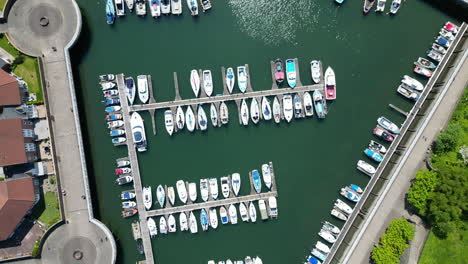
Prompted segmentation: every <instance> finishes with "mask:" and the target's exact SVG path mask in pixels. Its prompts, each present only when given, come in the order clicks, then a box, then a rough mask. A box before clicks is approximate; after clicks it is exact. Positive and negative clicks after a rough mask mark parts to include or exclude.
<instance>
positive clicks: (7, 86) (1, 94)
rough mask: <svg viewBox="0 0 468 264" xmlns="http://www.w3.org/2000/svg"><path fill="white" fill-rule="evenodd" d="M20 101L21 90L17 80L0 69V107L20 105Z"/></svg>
mask: <svg viewBox="0 0 468 264" xmlns="http://www.w3.org/2000/svg"><path fill="white" fill-rule="evenodd" d="M21 103H22V101H21V92H20V88H19V84H18V80H16V78H15V77H13V76H11V75H10V74H8V73H6V72H5V71H4V70H2V69H0V107H2V106H7V105H20V104H21Z"/></svg>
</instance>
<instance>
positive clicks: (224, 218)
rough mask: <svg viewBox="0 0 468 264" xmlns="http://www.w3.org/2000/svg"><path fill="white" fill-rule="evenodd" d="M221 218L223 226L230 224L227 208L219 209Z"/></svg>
mask: <svg viewBox="0 0 468 264" xmlns="http://www.w3.org/2000/svg"><path fill="white" fill-rule="evenodd" d="M219 218H220V219H221V223H222V224H223V225H225V224H227V223H229V217H228V212H227V210H226V207H224V206H221V207H220V208H219Z"/></svg>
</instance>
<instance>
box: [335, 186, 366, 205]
mask: <svg viewBox="0 0 468 264" xmlns="http://www.w3.org/2000/svg"><path fill="white" fill-rule="evenodd" d="M340 194H341V196H343V197H344V198H346V199H348V200H350V201H351V202H355V203H357V202H359V199H360V198H361V197H360V196H359V195H358V194H357V193H355V192H353V191H352V190H351V189H349V188H348V187H346V188H341V191H340Z"/></svg>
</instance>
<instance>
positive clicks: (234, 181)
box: [231, 172, 241, 196]
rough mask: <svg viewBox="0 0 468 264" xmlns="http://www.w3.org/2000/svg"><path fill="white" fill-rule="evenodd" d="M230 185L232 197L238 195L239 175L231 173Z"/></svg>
mask: <svg viewBox="0 0 468 264" xmlns="http://www.w3.org/2000/svg"><path fill="white" fill-rule="evenodd" d="M231 185H232V191H233V192H234V195H235V196H237V195H239V190H240V187H241V178H240V174H239V173H237V172H236V173H233V174H232V175H231Z"/></svg>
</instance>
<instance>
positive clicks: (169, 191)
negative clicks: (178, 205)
mask: <svg viewBox="0 0 468 264" xmlns="http://www.w3.org/2000/svg"><path fill="white" fill-rule="evenodd" d="M167 199H168V200H169V202H170V203H171V204H172V206H174V203H175V191H174V187H172V186H169V187H167Z"/></svg>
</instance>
